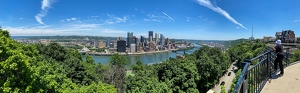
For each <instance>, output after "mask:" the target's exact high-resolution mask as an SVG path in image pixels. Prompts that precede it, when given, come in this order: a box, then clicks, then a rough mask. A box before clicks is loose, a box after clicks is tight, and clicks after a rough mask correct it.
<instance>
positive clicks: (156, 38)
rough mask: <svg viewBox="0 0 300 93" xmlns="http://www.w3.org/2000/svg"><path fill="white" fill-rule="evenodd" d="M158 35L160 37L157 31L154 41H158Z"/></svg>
mask: <svg viewBox="0 0 300 93" xmlns="http://www.w3.org/2000/svg"><path fill="white" fill-rule="evenodd" d="M158 37H159V36H158V33H155V40H154V41H155V42H156V43H157V42H158Z"/></svg>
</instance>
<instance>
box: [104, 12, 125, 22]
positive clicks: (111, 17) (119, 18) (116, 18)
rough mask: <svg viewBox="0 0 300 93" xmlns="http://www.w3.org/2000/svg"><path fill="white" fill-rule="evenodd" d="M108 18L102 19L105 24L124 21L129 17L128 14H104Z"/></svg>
mask: <svg viewBox="0 0 300 93" xmlns="http://www.w3.org/2000/svg"><path fill="white" fill-rule="evenodd" d="M106 15H107V16H108V17H109V18H108V19H107V20H105V21H104V23H106V24H114V23H125V22H126V21H127V20H128V19H129V18H130V17H129V16H123V17H117V16H115V15H112V14H106Z"/></svg>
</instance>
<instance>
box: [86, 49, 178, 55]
mask: <svg viewBox="0 0 300 93" xmlns="http://www.w3.org/2000/svg"><path fill="white" fill-rule="evenodd" d="M177 50H178V49H170V50H162V51H150V52H140V53H118V54H119V55H124V56H137V55H144V54H155V53H164V52H172V51H177ZM81 54H83V55H86V54H88V55H93V56H112V55H113V54H115V53H93V52H88V53H87V52H81Z"/></svg>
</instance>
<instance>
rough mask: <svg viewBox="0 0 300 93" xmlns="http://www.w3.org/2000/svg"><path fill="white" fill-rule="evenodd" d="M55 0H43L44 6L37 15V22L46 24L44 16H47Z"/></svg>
mask: <svg viewBox="0 0 300 93" xmlns="http://www.w3.org/2000/svg"><path fill="white" fill-rule="evenodd" d="M54 2H55V1H54V0H43V1H42V7H41V9H42V10H41V11H40V13H38V14H37V15H35V19H36V21H37V22H39V23H40V24H44V22H43V20H42V18H43V17H45V16H46V15H47V13H48V10H49V8H51V4H53V3H54Z"/></svg>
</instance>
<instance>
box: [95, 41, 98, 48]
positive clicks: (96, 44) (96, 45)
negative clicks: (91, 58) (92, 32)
mask: <svg viewBox="0 0 300 93" xmlns="http://www.w3.org/2000/svg"><path fill="white" fill-rule="evenodd" d="M98 47H99V41H98V40H95V41H94V48H98Z"/></svg>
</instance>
